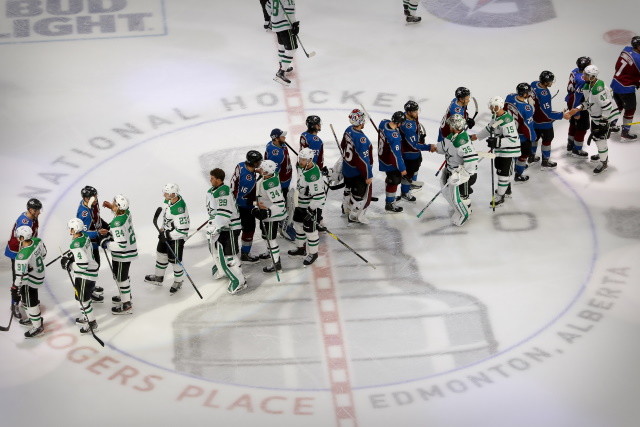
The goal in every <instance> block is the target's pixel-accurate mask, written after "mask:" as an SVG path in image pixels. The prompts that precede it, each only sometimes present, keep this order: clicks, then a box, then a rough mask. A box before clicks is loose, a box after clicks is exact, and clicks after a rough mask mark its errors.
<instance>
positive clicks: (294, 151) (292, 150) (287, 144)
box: [284, 141, 298, 156]
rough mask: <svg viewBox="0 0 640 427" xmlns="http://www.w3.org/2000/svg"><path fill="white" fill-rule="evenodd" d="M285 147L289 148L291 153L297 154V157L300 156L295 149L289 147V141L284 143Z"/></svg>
mask: <svg viewBox="0 0 640 427" xmlns="http://www.w3.org/2000/svg"><path fill="white" fill-rule="evenodd" d="M284 145H286V146H287V148H288V149H289V150H291V152H293V154H295V155H296V156H297V155H298V153H297V152H296V150H294V149H293V148H291V146H290V145H289V143H288V142H287V141H285V142H284Z"/></svg>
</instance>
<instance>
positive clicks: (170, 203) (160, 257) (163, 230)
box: [144, 183, 190, 295]
mask: <svg viewBox="0 0 640 427" xmlns="http://www.w3.org/2000/svg"><path fill="white" fill-rule="evenodd" d="M162 193H163V196H164V207H163V210H162V227H160V233H159V234H158V245H157V246H156V269H155V274H149V275H147V276H145V277H144V281H145V282H147V283H152V284H154V285H158V286H162V282H163V281H164V273H165V271H166V270H167V266H168V265H169V263H170V264H172V266H173V285H172V286H171V288H170V289H169V293H170V294H171V295H173V294H175V293H176V292H178V290H179V289H180V288H181V287H182V282H183V280H184V277H183V276H184V269H183V268H182V255H183V252H184V241H185V239H186V238H187V236H188V234H189V225H190V222H189V211H188V210H187V204H186V203H185V201H184V199H183V198H182V196H180V187H178V184H172V183H169V184H167V185H165V186H164V189H163V190H162Z"/></svg>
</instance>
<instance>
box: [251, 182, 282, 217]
mask: <svg viewBox="0 0 640 427" xmlns="http://www.w3.org/2000/svg"><path fill="white" fill-rule="evenodd" d="M257 184H258V191H257V192H256V198H257V200H258V202H262V203H264V205H265V206H266V207H267V209H269V211H271V215H269V218H266V219H265V220H264V221H265V222H273V221H282V220H284V219H285V218H286V217H287V208H286V207H285V203H284V195H283V194H282V187H281V186H280V178H279V177H278V175H273V176H272V177H271V178H269V179H262V180H260V181H258V183H257Z"/></svg>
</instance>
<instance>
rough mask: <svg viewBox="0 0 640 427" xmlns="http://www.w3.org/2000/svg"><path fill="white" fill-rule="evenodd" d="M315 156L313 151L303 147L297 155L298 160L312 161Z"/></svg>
mask: <svg viewBox="0 0 640 427" xmlns="http://www.w3.org/2000/svg"><path fill="white" fill-rule="evenodd" d="M315 155H316V152H315V151H313V150H312V149H311V148H306V147H305V148H303V149H302V150H300V152H299V153H298V159H307V160H313V158H314V157H315Z"/></svg>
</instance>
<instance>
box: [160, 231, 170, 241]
mask: <svg viewBox="0 0 640 427" xmlns="http://www.w3.org/2000/svg"><path fill="white" fill-rule="evenodd" d="M158 239H159V240H160V241H161V242H166V241H167V240H173V239H172V238H171V231H169V230H164V231H161V232H160V233H159V234H158Z"/></svg>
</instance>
